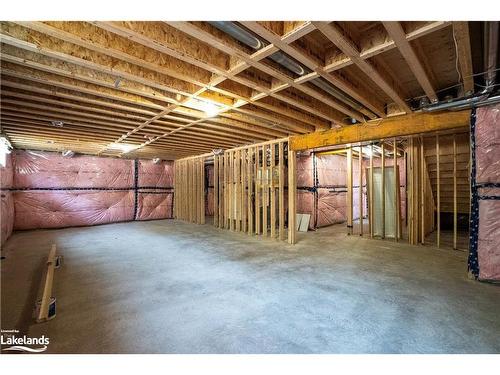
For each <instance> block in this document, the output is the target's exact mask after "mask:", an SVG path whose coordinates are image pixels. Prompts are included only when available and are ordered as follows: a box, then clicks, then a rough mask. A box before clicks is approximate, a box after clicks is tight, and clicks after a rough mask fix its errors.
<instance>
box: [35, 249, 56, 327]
mask: <svg viewBox="0 0 500 375" xmlns="http://www.w3.org/2000/svg"><path fill="white" fill-rule="evenodd" d="M46 264H47V271H46V274H45V282H44V287H43V293H42V302H41V305H40V311H39V312H38V316H37V322H44V321H46V320H48V318H49V306H50V299H51V297H52V284H53V282H54V270H55V266H56V245H55V244H53V245H52V247H51V248H50V252H49V256H48V258H47V263H46Z"/></svg>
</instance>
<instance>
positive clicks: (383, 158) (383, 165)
mask: <svg viewBox="0 0 500 375" xmlns="http://www.w3.org/2000/svg"><path fill="white" fill-rule="evenodd" d="M380 166H381V173H382V238H385V142H384V141H382V162H381V165H380Z"/></svg>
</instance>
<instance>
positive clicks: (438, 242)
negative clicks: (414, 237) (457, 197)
mask: <svg viewBox="0 0 500 375" xmlns="http://www.w3.org/2000/svg"><path fill="white" fill-rule="evenodd" d="M436 158H437V160H436V168H437V190H436V195H437V205H436V217H437V237H436V242H437V243H436V245H437V247H440V245H441V191H440V179H439V134H437V135H436Z"/></svg>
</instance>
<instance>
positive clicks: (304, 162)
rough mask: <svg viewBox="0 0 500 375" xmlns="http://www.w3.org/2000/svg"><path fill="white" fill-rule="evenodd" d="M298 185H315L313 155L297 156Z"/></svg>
mask: <svg viewBox="0 0 500 375" xmlns="http://www.w3.org/2000/svg"><path fill="white" fill-rule="evenodd" d="M296 170H297V186H298V187H313V186H314V168H313V156H312V154H311V155H299V156H297V168H296Z"/></svg>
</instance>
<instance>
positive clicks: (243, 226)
mask: <svg viewBox="0 0 500 375" xmlns="http://www.w3.org/2000/svg"><path fill="white" fill-rule="evenodd" d="M240 155H241V231H242V232H245V233H246V231H247V227H248V225H247V209H246V203H247V200H248V190H247V179H248V178H249V177H248V175H247V171H248V167H247V166H248V157H247V150H241V151H240Z"/></svg>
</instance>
